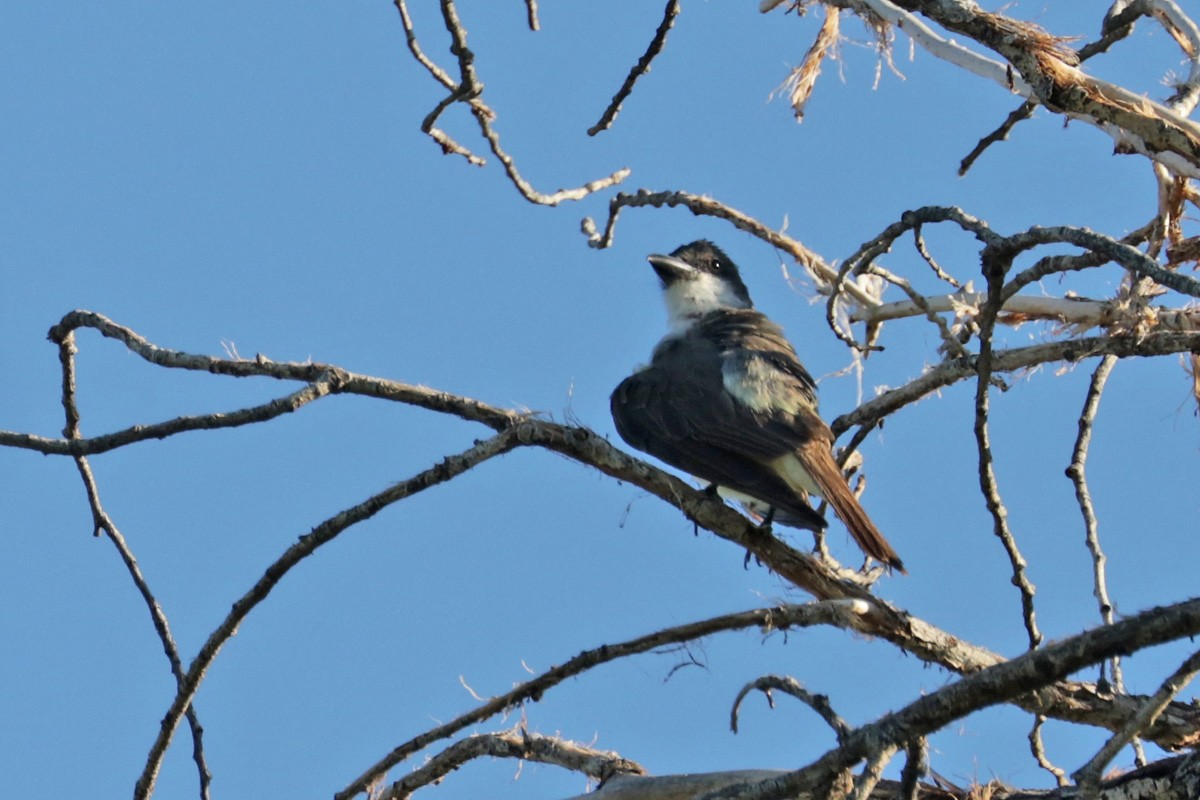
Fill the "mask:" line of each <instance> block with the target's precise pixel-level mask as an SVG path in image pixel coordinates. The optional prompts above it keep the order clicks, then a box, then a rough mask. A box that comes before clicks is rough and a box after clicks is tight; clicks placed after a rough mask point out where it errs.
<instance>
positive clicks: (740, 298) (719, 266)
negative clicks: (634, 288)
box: [647, 239, 754, 332]
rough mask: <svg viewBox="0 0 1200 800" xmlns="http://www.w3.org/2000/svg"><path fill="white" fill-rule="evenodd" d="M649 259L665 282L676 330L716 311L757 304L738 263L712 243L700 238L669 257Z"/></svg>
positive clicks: (656, 256)
mask: <svg viewBox="0 0 1200 800" xmlns="http://www.w3.org/2000/svg"><path fill="white" fill-rule="evenodd" d="M647 260H649V262H650V266H652V267H654V271H655V272H656V273H657V274H658V279H659V280H660V281H661V282H662V288H663V299H664V300H665V301H666V303H667V321H668V323H669V324H670V326H671V330H672V331H673V332H682V331H685V330H687V329H688V328H689V327H691V325H692V323H694V322H695V321H696V320H697V319H699V318H700V317H702V316H704V315H705V314H708V313H709V312H712V311H719V310H721V309H731V308H753V307H754V304H753V303H751V302H750V292H749V291H748V290H747V289H746V284H744V283H742V276H741V274H740V273H739V272H738V268H737V265H736V264H734V263H733V259H731V258H730V257H729V256H727V255H725V252H724V251H723V250H721V248H719V247H717V246H716V245H715V244H713V243H712V242H709V241H706V240H704V239H700V240H699V241H695V242H692V243H691V244H685V245H683V246H682V247H680V248H678V249H676V250H675V251H674V252H673V253H671V255H669V256H664V255H658V254H654V255H651V256H649V257H648V259H647Z"/></svg>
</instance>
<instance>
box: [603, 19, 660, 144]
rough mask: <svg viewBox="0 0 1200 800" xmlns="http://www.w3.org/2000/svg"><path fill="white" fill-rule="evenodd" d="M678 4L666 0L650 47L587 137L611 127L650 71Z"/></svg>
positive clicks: (626, 77) (631, 70) (627, 76)
mask: <svg viewBox="0 0 1200 800" xmlns="http://www.w3.org/2000/svg"><path fill="white" fill-rule="evenodd" d="M679 11H680V2H679V0H667V7H666V8H665V9H663V18H662V22H660V23H659V24H658V30H656V31H655V32H654V38H653V39H651V40H650V45H649V46H648V47H647V48H646V52H645V53H643V54H642V57H641V58H639V59H638V60H637V63H636V64H634V65H633V68H632V69H630V70H629V74H628V75H626V76H625V82H624V83H622V84H621V88H620V89H618V90H617V93H616V94H615V95H613V99H612V102H610V103H609V104H608V108H606V109H604V113H603V114H601V115H600V121H599V122H597V123H596V124H595V125H593V126H592V127H590V128H588V130H587V133H588V136H595V135H596V134H597V133H600V132H601V131H606V130H608V129H609V128H611V127H612V124H613V120H615V119H616V118H617V115H618V114H620V113H621V104H622V103H624V102H625V100H626V99H627V98H628V97H629V95H630V93H631V92H633V86H634V84H635V83H637V81H638V79H639V78H641V77H642V76H643V75H645V74H646V73H647V72H649V71H650V65H651V63H653V61H654V59H655V58H657V57H658V54H659V53H661V52H662V50H663V47H664V46H666V44H667V34H668V33H670V32H671V28H672V27H673V26H674V25H675V18H676V17H678V16H679Z"/></svg>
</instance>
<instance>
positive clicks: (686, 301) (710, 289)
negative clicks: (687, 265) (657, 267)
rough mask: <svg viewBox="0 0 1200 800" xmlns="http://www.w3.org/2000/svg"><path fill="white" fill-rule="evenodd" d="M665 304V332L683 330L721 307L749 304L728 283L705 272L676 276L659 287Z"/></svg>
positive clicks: (673, 332)
mask: <svg viewBox="0 0 1200 800" xmlns="http://www.w3.org/2000/svg"><path fill="white" fill-rule="evenodd" d="M663 300H664V301H665V302H666V304H667V326H668V327H669V328H670V332H669V333H668V335H678V334H681V333H684V332H686V331H687V330H688V328H690V327H692V325H694V324H695V322H696V320H698V319H700V318H701V317H703V316H704V315H705V314H708V313H709V312H712V311H719V310H720V309H723V308H750V303H748V302H747V301H746V300H744V299H742V298H741V297H738V296H737V294H736V293H735V292H734V291H733V288H732V287H730V285H729V284H728V283H726V282H725V281H723V280H721V279H720V278H718V277H716V276H715V275H709V274H708V273H700V274H699V275H697V276H696V277H694V278H692V279H691V280H678V281H675V282H674V283H672V284H671V285H670V286H668V287H667V288H666V289H664V290H663Z"/></svg>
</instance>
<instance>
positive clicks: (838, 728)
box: [729, 675, 854, 742]
mask: <svg viewBox="0 0 1200 800" xmlns="http://www.w3.org/2000/svg"><path fill="white" fill-rule="evenodd" d="M773 689H777V690H779V691H781V692H783V693H784V694H789V695H791V696H792V697H794V698H796V699H797V700H799V701H800V702H801V703H804V704H805V705H806V706H808V707H809V708H811V709H812V710H813V711H815V712H817V716H819V717H820V718H821V719H823V720H825V724H826V725H828V726H829V727H830V728H832V729H833V733H834V735H835V736H837V740H838V741H839V742H840V741H842V740H843V739H844V738H845V737H846V735H847V734H849V733H850V731H852V730H854V728H853V726H851V725H850V724H849V723H847V722H846V720H844V719H842V718H841V716H839V715H838V713H837V712H836V711H834V710H833V706H831V705H830V704H829V698H828V697H826V696H825V695H823V694H813V693H812V692H810V691H808V690H807V689H805V688H804V686H803V685H802V684H801V683H800V681H798V680H796V679H795V678H792V677H790V676H787V675H763V676H762V677H761V678H755V679H754V680H752V681H750V682H749V683H747V684H746V685H745V686H743V687H742V688H741V691H739V692H738V693H737V697H735V698H734V700H733V709H732V710H731V711H730V712H729V728H730V730H732V731H733V732H734V733H737V732H738V709H739V708H741V705H742V700H744V699H745V698H746V695H748V694H750V692H753V691H759V692H762V693H763V694H764V695H766V696H767V703H768V704H769V705H770V707H771V708H774V707H775V701H774V699H773V698H772V697H771V691H772V690H773Z"/></svg>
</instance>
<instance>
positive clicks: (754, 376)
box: [707, 311, 904, 572]
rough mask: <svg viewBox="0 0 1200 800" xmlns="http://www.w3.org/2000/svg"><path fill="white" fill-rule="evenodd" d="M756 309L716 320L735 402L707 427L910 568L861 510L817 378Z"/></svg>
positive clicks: (712, 335)
mask: <svg viewBox="0 0 1200 800" xmlns="http://www.w3.org/2000/svg"><path fill="white" fill-rule="evenodd" d="M755 313H756V312H748V311H743V312H738V313H736V314H729V315H722V316H721V317H714V318H713V319H712V325H713V327H712V328H711V329H710V330H709V331H707V336H708V338H709V339H710V340H712V341H715V342H717V343H718V344H717V347H718V348H719V349H720V352H721V374H722V383H723V385H724V387H725V389H726V391H727V393H728V395H729V397H730V400H731V403H732V405H733V410H732V413H727V414H723V415H722V422H723V423H724V424H720V425H715V426H713V427H712V428H711V429H709V431H708V432H709V434H710V435H711V436H712V440H713V441H714V442H715V443H717V444H719V445H720V446H722V447H728V448H734V449H736V450H738V451H739V452H743V453H755V454H757V457H758V458H760V459H762V460H763V461H764V462H765V463H767V464H769V465H770V467H771V469H772V470H773V471H774V472H775V473H776V474H778V475H780V476H782V477H783V478H784V479H785V481H786V482H787V483H788V485H789V486H790V487H791V488H792V490H793V491H794V492H808V493H809V494H816V495H820V496H821V497H823V498H825V499H826V500H827V501H828V502H829V505H830V506H832V507H833V510H834V513H835V514H837V516H838V519H840V520H841V521H842V523H843V524H844V525H845V526H846V529H847V530H848V531H849V532H850V535H851V536H853V537H854V540H855V541H856V542H857V543H858V545H859V547H860V548H862V551H863V552H864V553H866V554H867V555H869V556H870V557H872V558H874V559H876V560H877V561H880V562H882V563H884V564H887V565H888V566H890V567H894V568H896V569H898V570H900V571H901V572H904V565H903V563H902V562H901V561H900V557H899V556H898V555H897V554H896V551H895V550H893V549H892V547H891V545H890V544H888V542H887V540H886V539H885V538H884V537H883V534H882V533H880V532H879V529H878V528H877V527H876V526H875V523H874V522H872V521H871V518H870V517H869V516H868V515H867V512H866V511H865V510H863V507H862V505H860V504H859V502H858V499H857V498H856V497H855V496H854V493H853V492H852V491H851V490H850V486H849V484H847V482H846V478H845V476H844V475H843V474H842V470H841V468H840V467H839V466H838V464H837V462H836V461H835V460H834V458H833V452H832V448H833V432H832V431H830V429H829V426H828V425H826V424H825V421H824V420H822V419H821V417H820V415H819V414H818V411H817V397H816V391H815V388H814V385H813V381H812V377H811V376H810V375H809V374H808V371H807V370H805V369H804V367H803V365H801V363H800V361H799V359H798V358H797V357H796V354H795V351H794V350H793V349H792V346H791V344H790V343H789V342H788V341H787V340H786V339H785V338H784V337H783V332H782V330H780V329H779V328H778V327H777V326H775V325H774V324H773V323H770V321H769V320H767V319H766V318H765V317H761V318H760V319H753V318H752V317H750V315H751V314H755Z"/></svg>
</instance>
